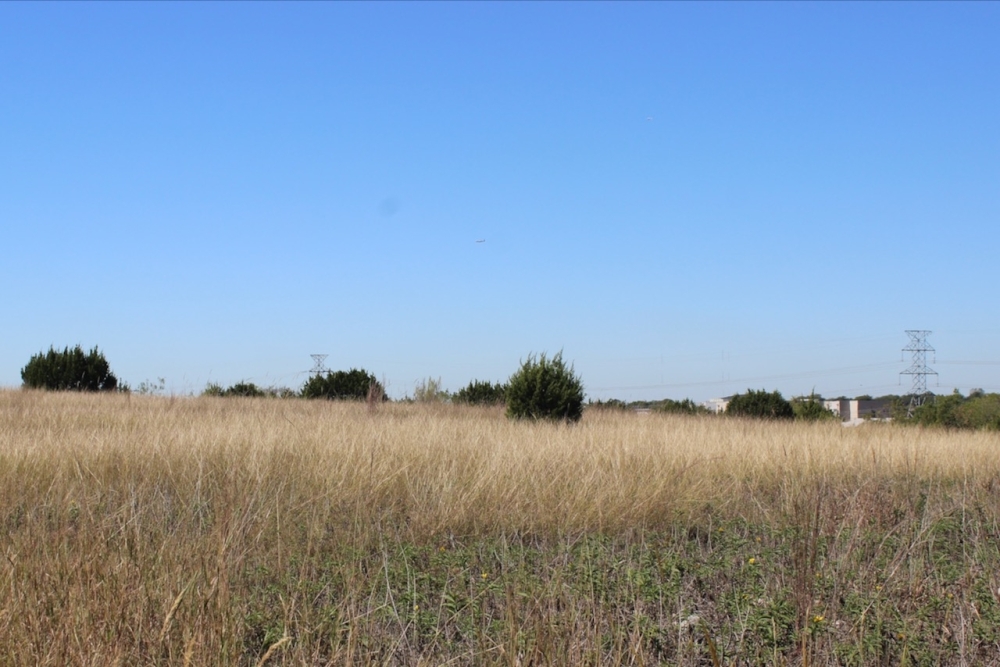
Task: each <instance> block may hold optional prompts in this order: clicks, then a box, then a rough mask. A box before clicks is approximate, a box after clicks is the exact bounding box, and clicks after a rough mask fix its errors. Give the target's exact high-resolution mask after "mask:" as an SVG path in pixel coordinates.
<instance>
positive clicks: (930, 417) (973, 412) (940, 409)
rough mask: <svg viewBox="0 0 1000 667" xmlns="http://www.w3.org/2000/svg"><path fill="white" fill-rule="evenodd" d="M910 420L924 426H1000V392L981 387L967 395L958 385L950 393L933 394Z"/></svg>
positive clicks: (996, 427) (989, 428)
mask: <svg viewBox="0 0 1000 667" xmlns="http://www.w3.org/2000/svg"><path fill="white" fill-rule="evenodd" d="M911 421H912V422H915V423H917V424H921V425H924V426H944V427H946V428H971V429H987V430H994V431H995V430H1000V394H987V393H984V392H983V391H982V390H978V391H973V392H970V394H969V396H968V397H965V396H962V394H961V392H959V391H958V390H957V389H956V390H955V391H954V392H953V393H951V394H949V395H947V396H935V395H933V394H931V395H929V396H927V397H926V398H925V402H924V404H923V405H921V406H920V407H919V408H917V409H916V411H915V412H914V413H913V418H912V420H911Z"/></svg>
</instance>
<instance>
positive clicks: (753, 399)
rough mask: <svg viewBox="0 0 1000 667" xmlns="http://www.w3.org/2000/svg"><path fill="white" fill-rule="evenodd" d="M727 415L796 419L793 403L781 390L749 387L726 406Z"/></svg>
mask: <svg viewBox="0 0 1000 667" xmlns="http://www.w3.org/2000/svg"><path fill="white" fill-rule="evenodd" d="M726 414H727V415H735V416H737V417H754V418H757V419H794V418H795V411H794V410H793V409H792V404H791V403H789V402H788V401H786V400H785V398H784V397H783V396H782V395H781V392H779V391H772V392H770V393H769V392H766V391H764V390H763V389H761V390H760V391H754V390H753V389H747V393H745V394H737V395H736V396H733V398H732V400H730V401H729V405H727V406H726Z"/></svg>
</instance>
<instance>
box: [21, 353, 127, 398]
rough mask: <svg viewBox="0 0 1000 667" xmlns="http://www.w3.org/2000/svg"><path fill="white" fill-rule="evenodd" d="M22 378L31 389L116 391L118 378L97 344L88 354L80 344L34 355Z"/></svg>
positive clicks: (23, 370) (24, 369)
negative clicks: (60, 350)
mask: <svg viewBox="0 0 1000 667" xmlns="http://www.w3.org/2000/svg"><path fill="white" fill-rule="evenodd" d="M21 380H22V381H23V382H24V386H25V387H29V388H31V389H51V390H55V391H113V390H114V389H116V388H117V387H118V378H117V377H115V374H114V373H112V372H111V367H110V366H109V365H108V360H107V359H105V358H104V355H103V354H101V353H100V352H99V351H98V349H97V348H96V347H95V348H94V349H92V350H91V351H90V352H88V353H84V351H83V348H81V347H80V346H79V345H77V346H76V347H74V348H72V349H70V348H69V347H67V348H66V349H64V350H63V351H62V352H59V351H57V350H56V349H55V348H53V347H50V348H49V351H48V352H39V353H38V354H36V355H34V356H32V357H31V359H30V360H29V361H28V363H27V365H25V367H24V368H22V369H21Z"/></svg>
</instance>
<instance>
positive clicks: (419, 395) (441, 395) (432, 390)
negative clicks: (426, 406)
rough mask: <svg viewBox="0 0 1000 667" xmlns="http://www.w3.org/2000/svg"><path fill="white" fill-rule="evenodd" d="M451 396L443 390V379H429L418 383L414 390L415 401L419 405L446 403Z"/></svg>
mask: <svg viewBox="0 0 1000 667" xmlns="http://www.w3.org/2000/svg"><path fill="white" fill-rule="evenodd" d="M450 398H451V394H449V393H448V392H447V391H445V390H444V389H442V388H441V378H438V379H437V380H435V379H434V378H427V379H426V380H421V381H420V382H418V383H417V386H416V388H415V389H414V390H413V400H415V401H417V402H418V403H445V402H447V401H448V399H450Z"/></svg>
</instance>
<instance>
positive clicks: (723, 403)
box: [701, 396, 733, 414]
mask: <svg viewBox="0 0 1000 667" xmlns="http://www.w3.org/2000/svg"><path fill="white" fill-rule="evenodd" d="M731 400H733V397H732V396H723V397H722V398H710V399H708V400H707V401H705V402H704V403H702V404H701V406H702V407H703V408H705V409H706V410H708V411H709V412H714V413H715V414H720V413H723V412H725V411H726V407H727V406H728V405H729V401H731Z"/></svg>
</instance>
